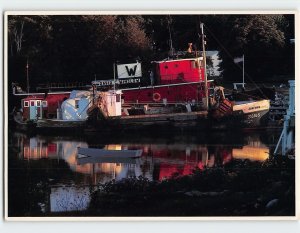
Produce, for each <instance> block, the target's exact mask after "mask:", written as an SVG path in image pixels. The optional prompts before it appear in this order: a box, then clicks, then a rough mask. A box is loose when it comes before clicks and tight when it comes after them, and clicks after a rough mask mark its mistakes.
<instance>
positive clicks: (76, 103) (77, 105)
mask: <svg viewBox="0 0 300 233" xmlns="http://www.w3.org/2000/svg"><path fill="white" fill-rule="evenodd" d="M75 108H79V100H75Z"/></svg>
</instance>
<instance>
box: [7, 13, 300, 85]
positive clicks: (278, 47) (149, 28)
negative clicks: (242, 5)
mask: <svg viewBox="0 0 300 233" xmlns="http://www.w3.org/2000/svg"><path fill="white" fill-rule="evenodd" d="M200 22H203V23H204V24H205V33H206V35H207V38H206V40H207V49H208V50H219V51H220V58H221V59H222V63H221V67H220V70H222V75H223V77H224V79H225V80H236V79H238V78H239V77H240V76H241V69H240V67H238V66H237V65H236V64H234V63H233V58H234V57H238V56H241V55H243V54H244V55H245V67H246V73H247V75H248V77H249V78H251V79H253V80H254V81H259V80H268V79H271V78H273V79H274V77H275V78H276V77H277V78H278V77H280V75H291V76H292V75H294V66H295V64H294V63H295V62H294V56H295V51H294V45H293V44H291V43H290V39H293V38H294V16H293V15H143V16H141V15H131V16H125V15H101V16H99V15H97V16H96V15H80V16H49V15H41V16H9V18H8V35H7V36H8V57H9V67H8V75H9V81H10V82H12V81H14V82H19V83H21V84H23V86H24V87H25V84H26V63H27V61H28V64H29V76H30V84H31V86H34V85H36V84H38V83H46V82H67V81H82V82H90V81H91V80H93V79H94V78H95V77H96V78H97V79H106V78H112V75H113V68H112V67H113V63H115V62H120V63H125V62H134V61H136V60H140V61H141V62H142V63H143V67H144V68H145V69H146V70H147V69H148V67H149V66H150V61H151V60H158V59H161V58H166V57H167V56H168V55H170V48H171V47H173V48H174V50H175V51H176V50H186V49H187V44H188V43H189V42H192V43H193V44H194V46H195V49H199V48H200V46H201V44H200V38H199V34H200V26H199V25H200Z"/></svg>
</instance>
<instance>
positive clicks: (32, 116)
mask: <svg viewBox="0 0 300 233" xmlns="http://www.w3.org/2000/svg"><path fill="white" fill-rule="evenodd" d="M36 110H37V109H36V104H35V100H30V102H29V119H30V120H36V114H37V112H36Z"/></svg>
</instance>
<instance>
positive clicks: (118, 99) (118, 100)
mask: <svg viewBox="0 0 300 233" xmlns="http://www.w3.org/2000/svg"><path fill="white" fill-rule="evenodd" d="M120 97H121V95H120V94H117V95H116V102H117V103H118V102H120V101H121V98H120Z"/></svg>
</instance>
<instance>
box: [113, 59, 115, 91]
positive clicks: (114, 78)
mask: <svg viewBox="0 0 300 233" xmlns="http://www.w3.org/2000/svg"><path fill="white" fill-rule="evenodd" d="M115 66H116V65H115V63H114V64H113V69H114V93H115V92H116V70H115Z"/></svg>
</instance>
